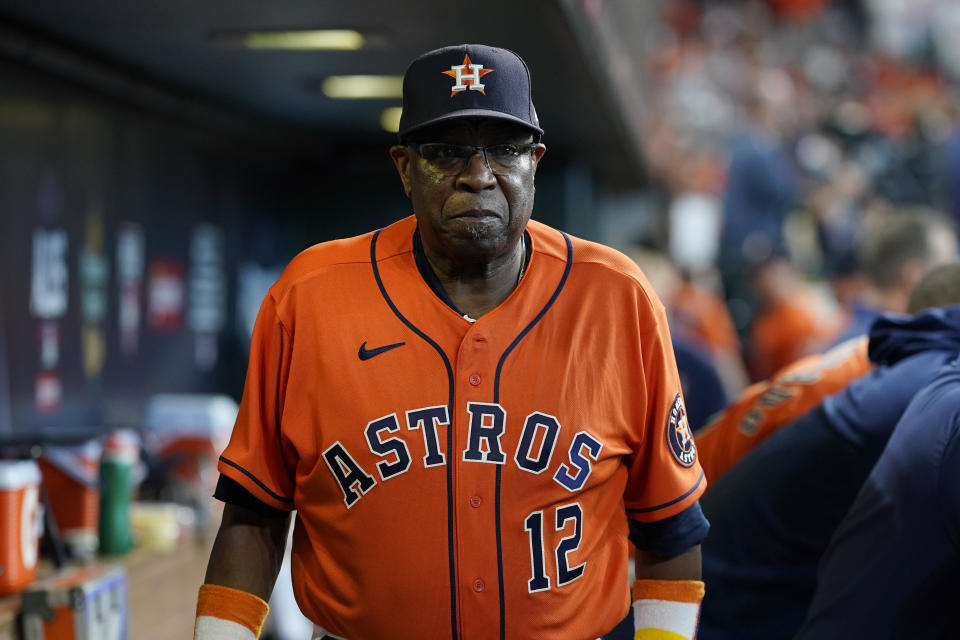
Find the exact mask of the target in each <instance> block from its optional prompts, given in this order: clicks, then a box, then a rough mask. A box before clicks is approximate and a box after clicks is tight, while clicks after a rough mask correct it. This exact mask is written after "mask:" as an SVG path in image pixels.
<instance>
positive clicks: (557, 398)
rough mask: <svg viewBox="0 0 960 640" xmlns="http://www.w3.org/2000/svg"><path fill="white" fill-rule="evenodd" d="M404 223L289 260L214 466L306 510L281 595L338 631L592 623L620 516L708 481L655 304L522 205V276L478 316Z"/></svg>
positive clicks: (579, 628)
mask: <svg viewBox="0 0 960 640" xmlns="http://www.w3.org/2000/svg"><path fill="white" fill-rule="evenodd" d="M415 229H416V222H415V220H414V218H412V217H409V218H405V219H403V220H401V221H399V222H397V223H395V224H393V225H391V226H390V227H387V228H386V229H383V230H381V231H378V232H375V233H371V234H368V235H364V236H360V237H357V238H352V239H347V240H339V241H334V242H329V243H324V244H320V245H316V246H314V247H312V248H310V249H308V250H306V251H304V252H303V253H302V254H300V255H299V256H298V257H296V258H295V259H294V260H293V261H292V262H291V264H290V265H289V266H288V267H287V269H286V270H285V271H284V273H283V275H282V276H281V278H280V280H279V281H278V282H277V283H276V284H275V285H274V286H273V287H272V288H271V290H270V292H269V294H268V295H267V297H266V300H265V301H264V303H263V305H262V307H261V309H260V314H259V317H258V319H257V323H256V328H255V331H254V335H253V341H252V349H251V357H250V367H249V370H248V373H247V381H246V387H245V389H244V395H243V399H242V402H241V407H240V413H239V417H238V419H237V423H236V426H235V428H234V432H233V435H232V439H231V441H230V444H229V446H228V447H227V448H226V450H225V451H224V453H223V456H222V458H221V460H220V464H219V469H220V471H221V472H222V473H223V474H225V475H226V476H228V477H229V478H231V479H233V480H235V481H236V482H238V483H240V484H241V485H242V486H243V487H244V488H245V489H246V490H248V491H249V492H251V493H252V494H253V495H254V496H255V497H257V498H259V499H260V500H261V501H262V502H264V503H265V504H267V505H269V506H272V507H274V508H277V509H286V510H290V509H296V510H297V511H298V513H299V517H298V518H297V523H296V528H295V531H294V536H293V551H292V556H293V560H292V572H293V586H294V592H295V593H296V596H297V600H298V602H299V604H300V607H301V609H302V610H303V612H304V613H305V614H306V615H307V616H308V617H309V618H311V619H312V620H313V621H314V622H315V623H317V624H318V625H319V626H320V627H322V628H323V629H324V630H326V631H327V632H329V633H331V634H335V635H337V636H340V637H343V638H348V639H350V640H362V639H368V638H395V639H403V638H417V639H423V638H430V639H431V640H435V639H443V638H451V639H453V638H469V639H470V640H475V639H486V638H491V639H495V638H504V637H506V638H551V639H564V638H570V639H580V640H582V639H584V638H591V639H592V638H596V637H598V636H600V635H602V634H603V633H605V632H607V631H609V630H610V629H612V628H613V627H614V626H615V625H616V624H617V623H618V622H619V621H620V620H621V619H622V618H623V617H624V616H625V615H626V613H627V611H628V607H629V604H630V596H629V589H628V578H627V567H628V557H629V542H628V539H627V534H628V522H627V518H626V517H624V513H626V514H627V515H628V516H629V517H631V518H635V519H637V520H639V521H643V522H653V521H658V520H662V519H664V518H667V517H669V516H672V515H674V514H677V513H679V512H681V511H683V510H684V509H686V508H687V507H690V506H692V505H693V504H694V502H695V501H696V500H697V498H698V497H699V496H700V494H701V493H702V492H703V490H704V486H705V480H704V475H703V471H702V470H701V468H700V465H699V463H698V461H697V455H696V449H695V447H694V443H693V438H692V435H691V433H690V429H689V427H688V426H687V423H686V418H685V410H684V405H683V399H682V397H681V395H680V383H679V380H678V377H677V372H676V366H675V364H674V360H673V354H672V350H671V348H670V336H669V333H668V329H667V325H666V321H665V313H664V309H663V306H662V305H661V304H660V302H659V300H657V298H656V297H655V295H654V294H653V292H652V289H651V287H650V286H649V284H648V282H647V281H646V279H645V278H644V276H643V275H642V274H641V273H640V271H639V270H638V269H637V267H636V266H635V265H634V263H633V262H632V261H630V260H629V259H628V258H626V257H625V256H622V255H621V254H619V253H617V252H615V251H613V250H611V249H608V248H606V247H603V246H600V245H596V244H593V243H589V242H586V241H582V240H578V239H574V238H570V237H568V236H567V235H565V234H563V233H561V232H559V231H556V230H553V229H551V228H549V227H546V226H544V225H542V224H539V223H537V222H530V223H529V225H528V226H527V232H528V238H529V241H530V242H531V243H532V249H531V254H530V260H529V264H528V267H527V270H526V273H525V275H524V276H523V279H522V280H521V281H520V283H519V285H518V286H517V288H516V289H515V290H514V291H513V293H512V294H511V295H510V296H509V297H508V298H507V299H506V300H505V301H504V302H503V303H501V305H500V306H498V307H497V308H495V309H494V310H492V311H490V312H489V313H487V314H485V315H484V316H482V317H481V318H479V319H478V320H476V321H475V322H472V321H470V319H468V318H465V317H463V316H461V315H459V314H457V313H456V312H455V311H454V310H453V309H452V308H451V307H449V306H447V305H446V304H445V303H444V302H443V301H442V300H441V299H440V298H438V297H437V295H436V294H435V293H434V292H433V290H432V289H430V287H429V286H428V284H427V283H426V282H425V281H424V279H423V277H421V275H420V273H419V272H418V269H417V266H416V264H415V257H414V252H413V248H412V239H413V236H414V232H415Z"/></svg>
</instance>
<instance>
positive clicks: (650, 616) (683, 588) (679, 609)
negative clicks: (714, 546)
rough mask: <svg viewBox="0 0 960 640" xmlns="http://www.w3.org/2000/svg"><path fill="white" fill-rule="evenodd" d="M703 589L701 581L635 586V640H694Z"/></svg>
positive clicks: (642, 582) (643, 582)
mask: <svg viewBox="0 0 960 640" xmlns="http://www.w3.org/2000/svg"><path fill="white" fill-rule="evenodd" d="M703 594H704V586H703V582H701V581H699V580H637V581H636V582H634V583H633V625H634V629H636V631H634V635H633V638H634V640H694V638H696V636H697V623H698V622H699V620H700V602H701V601H702V600H703Z"/></svg>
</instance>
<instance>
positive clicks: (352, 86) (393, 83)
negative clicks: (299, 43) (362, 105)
mask: <svg viewBox="0 0 960 640" xmlns="http://www.w3.org/2000/svg"><path fill="white" fill-rule="evenodd" d="M321 89H322V90H323V93H324V95H326V96H327V97H328V98H400V97H403V76H330V77H329V78H326V79H325V80H324V81H323V84H322V85H321Z"/></svg>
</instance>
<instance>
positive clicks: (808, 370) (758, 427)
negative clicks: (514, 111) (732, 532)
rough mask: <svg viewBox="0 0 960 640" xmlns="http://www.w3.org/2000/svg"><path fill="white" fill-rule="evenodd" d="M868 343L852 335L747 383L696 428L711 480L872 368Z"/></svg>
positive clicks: (701, 459)
mask: <svg viewBox="0 0 960 640" xmlns="http://www.w3.org/2000/svg"><path fill="white" fill-rule="evenodd" d="M867 343H868V340H867V336H860V337H858V338H853V339H851V340H848V341H846V342H843V343H841V344H839V345H837V346H836V347H834V348H833V349H831V350H829V351H827V352H826V353H823V354H816V355H812V356H807V357H806V358H801V359H800V360H797V361H796V362H794V363H793V364H791V365H788V366H786V367H784V368H783V369H781V370H780V371H778V372H777V373H776V374H774V376H773V377H771V378H770V379H769V380H764V381H762V382H757V383H755V384H752V385H750V386H749V387H747V389H746V390H745V391H744V392H743V395H741V396H740V398H739V399H738V400H737V401H736V402H734V403H733V404H731V405H730V406H729V407H727V408H726V409H725V410H724V411H723V413H721V414H719V415H717V416H716V417H715V418H714V419H713V420H711V422H710V424H708V425H707V426H706V427H704V428H703V429H701V430H699V431H698V432H697V451H698V453H699V456H700V464H701V465H703V470H704V471H705V472H706V475H707V478H709V479H710V480H716V479H717V478H719V477H720V476H721V475H723V474H724V473H725V472H726V471H727V470H728V469H729V468H730V467H732V466H733V465H734V464H736V463H737V462H738V461H739V460H740V459H741V458H742V457H743V456H745V455H747V453H749V452H750V451H751V450H752V449H753V448H754V447H756V446H757V445H758V444H760V443H761V442H763V441H764V440H765V439H767V438H768V437H769V436H770V435H771V434H773V433H774V432H775V431H776V430H777V429H779V428H780V427H782V426H784V425H785V424H787V423H788V422H791V421H793V420H795V419H796V418H799V417H800V416H802V415H803V414H804V413H806V412H807V411H809V410H810V409H812V408H813V407H815V406H817V405H818V404H820V402H821V401H822V400H823V399H824V398H826V397H827V396H829V395H833V394H834V393H837V392H839V391H842V390H843V389H845V388H846V386H847V385H848V384H850V382H852V381H853V380H855V379H856V378H859V377H860V376H862V375H864V374H865V373H867V372H868V371H870V370H871V369H873V366H874V365H873V363H872V362H870V359H869V358H868V357H867Z"/></svg>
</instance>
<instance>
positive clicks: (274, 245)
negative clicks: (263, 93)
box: [0, 61, 592, 437]
mask: <svg viewBox="0 0 960 640" xmlns="http://www.w3.org/2000/svg"><path fill="white" fill-rule="evenodd" d="M392 141H393V137H392V136H391V135H390V134H386V133H385V134H384V135H383V139H382V141H380V140H374V141H372V142H371V141H363V142H362V143H358V144H356V145H354V144H351V143H349V142H346V143H344V142H331V143H330V145H329V147H324V148H316V149H313V150H312V153H310V154H306V155H305V154H304V153H303V150H302V148H301V149H296V150H293V149H291V150H289V151H286V150H284V149H283V148H282V147H281V146H277V145H264V144H263V143H262V140H261V139H259V138H257V137H254V136H250V137H246V136H244V135H242V134H237V133H227V132H224V131H218V130H217V128H216V127H210V126H205V125H200V124H198V123H196V122H193V121H191V120H190V118H189V117H178V116H177V114H176V113H174V114H172V115H171V114H170V113H160V112H155V111H152V110H150V109H145V108H143V107H142V106H140V105H136V104H135V103H133V102H130V103H127V102H125V101H123V100H118V99H116V98H113V97H107V96H105V95H101V94H99V93H97V92H95V91H91V90H88V89H86V88H84V87H83V86H81V85H79V84H75V83H73V82H72V81H70V80H69V79H65V78H61V77H55V76H51V75H48V74H46V73H43V72H40V71H37V70H34V69H30V68H28V67H24V66H20V65H15V64H11V63H6V62H3V61H0V272H2V277H0V312H2V313H0V333H2V338H3V341H0V342H3V343H0V435H2V434H3V432H4V431H5V432H7V434H8V435H12V436H14V437H21V436H24V435H26V434H30V433H35V432H38V431H39V430H45V431H46V430H53V431H62V430H64V429H71V428H80V429H93V430H100V429H105V428H107V427H113V426H136V425H137V424H138V421H139V418H140V414H141V411H142V408H143V404H144V402H145V400H146V399H147V398H148V397H149V396H150V395H152V394H154V393H159V392H222V393H227V394H230V395H232V396H234V397H235V398H239V395H240V392H241V391H242V384H243V376H244V372H245V367H246V348H247V341H248V340H249V335H248V333H247V331H248V326H249V319H250V316H251V314H253V313H254V312H255V307H256V305H257V304H259V300H260V299H261V298H262V295H263V293H264V292H265V289H266V287H267V286H268V285H269V284H270V282H272V279H274V278H275V277H276V274H277V273H278V270H279V269H280V268H282V266H283V265H284V264H286V262H287V261H289V259H290V258H291V257H293V255H295V254H296V253H297V252H298V251H300V250H302V249H304V248H306V247H307V246H309V245H311V244H313V243H315V242H320V241H324V240H328V239H332V238H337V237H344V236H350V235H355V234H358V233H363V232H365V231H368V230H370V229H373V228H377V227H381V226H384V225H386V224H389V223H390V222H392V221H393V220H396V219H397V218H399V217H402V216H403V215H406V214H408V213H409V204H408V202H407V200H406V199H405V198H404V196H403V194H402V191H401V189H400V185H399V181H398V180H397V178H396V176H395V174H394V169H393V166H392V164H391V162H390V159H389V156H388V155H387V148H388V146H389V145H390V144H391V143H392ZM548 142H549V140H548ZM320 146H322V144H318V145H317V147H320ZM546 158H547V159H546V160H545V162H544V164H543V165H541V171H540V175H538V183H537V188H538V191H537V211H536V213H535V217H537V218H538V219H540V220H543V221H544V222H547V223H548V224H553V225H556V226H560V227H563V228H567V229H569V230H570V231H572V232H574V233H576V234H579V235H584V236H587V237H590V236H591V231H592V229H591V227H590V222H589V220H590V219H591V217H590V216H589V215H586V216H584V215H583V214H584V213H589V212H588V211H585V210H586V209H589V208H590V207H591V206H592V190H591V185H590V172H589V170H588V169H587V168H586V167H583V166H577V165H571V164H555V165H554V166H551V164H550V155H549V152H548V154H547V156H546ZM574 220H576V221H577V223H576V224H575V225H574V224H567V222H572V221H574ZM585 221H586V222H585ZM131 229H132V230H134V233H135V234H136V233H139V234H140V237H141V238H142V249H143V250H142V255H141V256H139V259H134V260H132V261H130V260H124V259H123V258H122V257H121V254H122V253H123V251H122V250H121V248H120V247H119V245H118V243H119V242H120V238H121V237H122V236H123V237H126V238H127V239H129V237H130V236H129V235H128V234H129V232H130V230H131ZM133 237H136V235H134V236H133ZM134 245H136V243H134ZM127 246H129V245H127ZM136 253H137V252H136V251H135V252H134V254H136ZM134 257H135V258H137V256H136V255H135V256H134ZM138 265H139V266H140V268H139V271H138V268H137V267H138ZM178 270H179V273H180V280H181V283H182V285H183V287H184V290H183V294H184V298H183V307H182V313H181V314H180V317H179V318H178V317H176V316H177V314H168V315H165V316H162V317H161V316H159V315H158V314H154V313H151V308H152V306H151V297H152V296H159V297H160V298H164V295H163V292H164V291H166V293H167V294H169V293H170V289H169V288H166V289H164V288H163V287H158V286H155V285H156V282H157V281H154V279H153V278H152V277H151V274H154V275H159V276H167V277H168V278H169V276H170V275H171V274H173V275H174V276H176V274H177V272H178ZM138 273H139V276H138V275H137V274H138ZM175 280H176V278H174V281H175ZM161 281H164V282H167V284H169V283H170V282H171V280H169V279H167V280H162V278H161ZM165 299H167V300H169V298H165ZM124 301H126V307H125V308H126V310H127V312H126V313H127V316H126V317H127V318H129V317H130V310H131V309H132V310H133V311H134V314H133V315H134V316H136V315H137V314H139V322H138V323H137V324H136V325H132V324H131V325H123V323H122V322H121V315H122V311H121V307H122V306H123V303H124ZM158 318H159V319H158ZM124 326H126V329H124ZM4 346H5V349H4V348H3V347H4ZM4 350H5V351H6V354H5V355H6V357H5V358H4ZM5 379H6V380H7V381H8V383H7V384H6V385H5V384H4V380H5ZM4 387H6V388H4ZM58 389H59V391H58ZM4 405H9V406H4Z"/></svg>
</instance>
